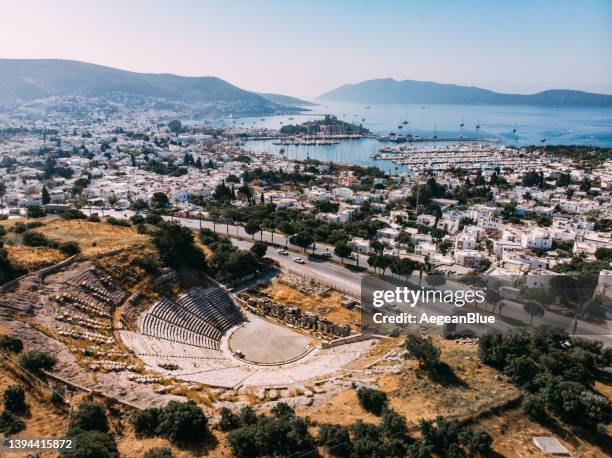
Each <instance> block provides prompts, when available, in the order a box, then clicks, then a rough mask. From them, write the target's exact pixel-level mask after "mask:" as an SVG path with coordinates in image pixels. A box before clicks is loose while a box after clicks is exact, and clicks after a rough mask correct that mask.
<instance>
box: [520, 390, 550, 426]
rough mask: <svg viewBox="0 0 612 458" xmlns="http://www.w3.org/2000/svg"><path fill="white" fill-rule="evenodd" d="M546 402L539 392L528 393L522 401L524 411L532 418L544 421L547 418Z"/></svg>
mask: <svg viewBox="0 0 612 458" xmlns="http://www.w3.org/2000/svg"><path fill="white" fill-rule="evenodd" d="M545 406H546V403H545V402H544V399H542V396H540V395H538V394H527V395H525V397H524V398H523V401H522V402H521V408H522V410H523V413H524V414H525V415H526V416H528V417H529V418H531V419H532V420H536V421H542V420H543V419H544V418H546V408H545Z"/></svg>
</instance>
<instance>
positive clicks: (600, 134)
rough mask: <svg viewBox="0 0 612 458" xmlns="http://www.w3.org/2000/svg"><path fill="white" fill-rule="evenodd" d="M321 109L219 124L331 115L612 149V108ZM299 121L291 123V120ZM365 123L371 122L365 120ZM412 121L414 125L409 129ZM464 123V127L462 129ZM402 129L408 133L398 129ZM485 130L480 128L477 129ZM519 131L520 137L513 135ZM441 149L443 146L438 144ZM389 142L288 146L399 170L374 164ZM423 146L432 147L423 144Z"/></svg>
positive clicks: (384, 126)
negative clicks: (477, 126)
mask: <svg viewBox="0 0 612 458" xmlns="http://www.w3.org/2000/svg"><path fill="white" fill-rule="evenodd" d="M314 102H316V103H319V105H317V106H313V107H309V108H310V110H311V111H310V112H305V113H304V114H300V115H291V116H270V117H265V118H263V120H261V119H260V118H240V119H236V120H222V121H217V123H220V124H224V125H226V126H228V125H235V126H243V127H267V128H274V129H278V128H280V127H282V125H284V124H295V123H301V122H304V121H307V120H311V119H314V118H320V117H322V116H323V114H326V113H330V114H334V115H336V116H338V118H339V119H342V120H344V121H349V122H355V123H362V124H363V125H364V126H365V127H367V128H368V129H370V130H371V131H372V132H373V133H376V134H388V133H390V132H395V133H402V134H407V133H412V134H415V135H423V136H431V135H432V134H433V132H434V129H436V131H437V134H438V136H440V137H444V136H452V137H458V136H459V135H463V136H464V137H487V138H490V137H495V138H498V139H499V140H501V141H502V142H503V143H506V144H511V145H532V144H536V145H539V144H543V143H542V140H543V139H545V140H546V144H582V145H592V146H607V147H612V109H594V108H544V107H520V106H484V105H425V106H421V105H406V104H370V108H366V105H365V104H356V103H345V102H332V101H314ZM290 117H291V118H293V119H289V118H290ZM362 119H365V121H363V122H362V121H361V120H362ZM403 121H408V124H403ZM461 122H463V123H464V127H463V128H461V127H460V124H461ZM399 125H402V126H403V128H402V129H398V126H399ZM476 125H480V129H476ZM513 129H516V133H514V132H513ZM436 144H438V145H440V144H442V143H439V142H438V143H436ZM382 145H383V143H381V142H379V141H377V140H370V139H365V140H352V141H344V142H341V143H340V144H339V145H331V146H315V145H312V146H306V145H300V146H284V147H283V148H284V149H285V151H286V153H287V155H288V156H289V157H291V158H296V159H304V158H306V157H311V158H313V159H320V160H333V161H338V162H345V163H355V164H361V165H373V164H376V165H377V166H379V167H385V168H389V167H393V166H392V165H391V164H390V163H387V162H386V161H372V160H371V159H370V155H371V154H372V153H374V152H376V151H377V150H378V149H379V148H380V147H381V146H382ZM417 146H427V144H426V143H419V144H417ZM246 147H247V148H249V149H252V150H254V151H266V152H273V153H278V151H279V149H280V148H281V146H278V145H272V142H261V141H253V142H248V143H247V145H246Z"/></svg>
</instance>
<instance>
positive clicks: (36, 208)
mask: <svg viewBox="0 0 612 458" xmlns="http://www.w3.org/2000/svg"><path fill="white" fill-rule="evenodd" d="M27 215H28V218H43V217H45V216H46V215H47V212H46V211H45V209H44V208H43V207H41V206H40V205H30V206H28V207H27Z"/></svg>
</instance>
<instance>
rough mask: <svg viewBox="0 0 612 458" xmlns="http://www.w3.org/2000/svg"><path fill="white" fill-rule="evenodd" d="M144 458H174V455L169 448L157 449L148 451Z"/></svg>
mask: <svg viewBox="0 0 612 458" xmlns="http://www.w3.org/2000/svg"><path fill="white" fill-rule="evenodd" d="M144 458H174V455H173V454H172V450H170V449H169V448H168V447H156V448H152V449H150V450H147V451H146V452H145V454H144Z"/></svg>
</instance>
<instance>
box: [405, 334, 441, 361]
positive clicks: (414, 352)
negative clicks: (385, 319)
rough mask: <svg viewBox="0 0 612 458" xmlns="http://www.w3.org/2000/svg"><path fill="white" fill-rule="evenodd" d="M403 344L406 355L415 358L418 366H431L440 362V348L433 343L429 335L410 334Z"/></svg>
mask: <svg viewBox="0 0 612 458" xmlns="http://www.w3.org/2000/svg"><path fill="white" fill-rule="evenodd" d="M405 346H406V351H407V352H408V356H411V357H413V358H414V359H416V360H417V362H418V364H419V367H422V366H426V367H433V366H435V365H436V364H438V363H439V362H440V349H439V348H438V347H436V346H435V345H434V343H433V340H432V339H431V337H427V338H425V337H421V336H419V335H417V334H410V335H409V336H408V337H407V338H406V343H405Z"/></svg>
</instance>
